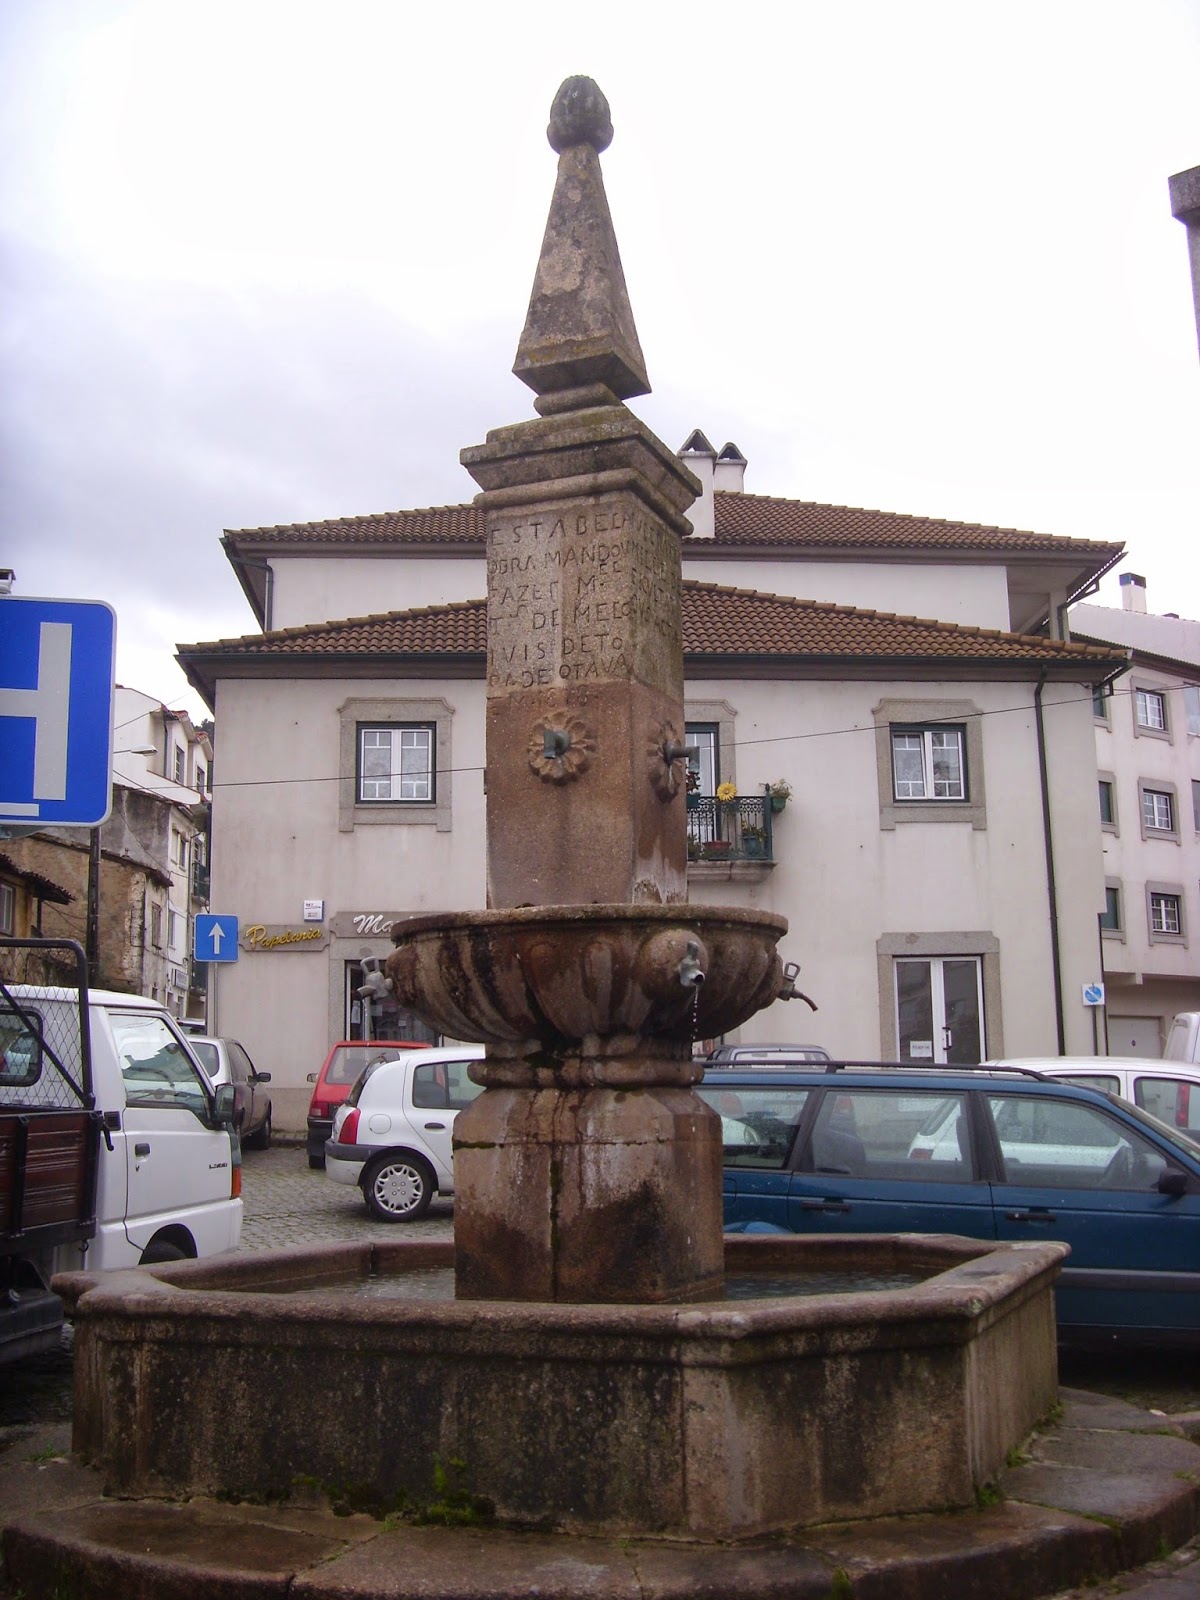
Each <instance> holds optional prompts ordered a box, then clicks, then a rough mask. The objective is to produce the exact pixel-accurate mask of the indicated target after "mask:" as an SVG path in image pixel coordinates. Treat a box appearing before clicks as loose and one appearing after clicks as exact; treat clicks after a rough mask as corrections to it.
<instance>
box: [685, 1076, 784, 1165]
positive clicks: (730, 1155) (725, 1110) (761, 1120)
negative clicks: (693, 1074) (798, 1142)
mask: <svg viewBox="0 0 1200 1600" xmlns="http://www.w3.org/2000/svg"><path fill="white" fill-rule="evenodd" d="M697 1093H698V1094H699V1095H700V1098H701V1099H702V1100H703V1101H704V1102H705V1103H706V1104H707V1105H710V1106H711V1107H712V1109H713V1110H714V1111H715V1112H716V1113H717V1114H718V1116H719V1117H720V1118H721V1144H722V1146H723V1148H724V1161H725V1165H726V1166H727V1167H785V1166H786V1165H787V1162H788V1157H789V1155H790V1154H791V1149H792V1141H793V1140H794V1138H795V1136H796V1124H797V1123H798V1122H799V1120H800V1113H801V1112H802V1111H803V1110H804V1107H805V1103H806V1102H807V1100H808V1097H809V1095H810V1094H811V1093H812V1091H811V1090H810V1089H803V1088H799V1087H798V1086H796V1085H794V1084H778V1085H775V1086H772V1085H771V1084H763V1085H762V1086H761V1087H760V1086H759V1085H758V1084H753V1085H751V1086H749V1087H747V1086H745V1085H740V1084H739V1085H738V1086H737V1087H736V1088H728V1089H723V1088H721V1087H720V1086H719V1085H716V1084H709V1083H705V1084H702V1085H701V1086H700V1088H699V1089H698V1091H697Z"/></svg>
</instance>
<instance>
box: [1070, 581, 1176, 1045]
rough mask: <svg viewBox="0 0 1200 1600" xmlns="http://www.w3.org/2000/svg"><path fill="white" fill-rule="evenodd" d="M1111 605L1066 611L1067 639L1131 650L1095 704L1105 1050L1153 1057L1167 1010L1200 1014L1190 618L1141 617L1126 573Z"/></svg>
mask: <svg viewBox="0 0 1200 1600" xmlns="http://www.w3.org/2000/svg"><path fill="white" fill-rule="evenodd" d="M1121 598H1122V601H1123V607H1122V609H1120V610H1116V609H1114V608H1111V607H1106V606H1096V605H1088V604H1084V605H1078V606H1075V607H1074V608H1073V610H1072V611H1071V614H1070V615H1071V636H1072V638H1074V639H1086V640H1089V641H1092V642H1094V643H1106V644H1113V645H1117V646H1120V647H1123V648H1127V649H1129V650H1130V651H1131V652H1132V670H1131V671H1130V672H1129V674H1128V675H1127V676H1126V677H1125V678H1123V679H1122V680H1121V682H1120V683H1119V684H1118V685H1117V686H1116V690H1115V692H1114V693H1113V695H1112V696H1111V698H1110V697H1105V696H1101V697H1099V698H1098V699H1097V702H1096V706H1095V712H1096V717H1095V728H1096V766H1097V769H1098V781H1099V797H1100V825H1101V829H1102V832H1103V851H1104V875H1105V907H1104V911H1103V914H1102V917H1101V928H1102V930H1103V947H1104V969H1105V979H1106V982H1107V986H1108V996H1107V998H1108V1006H1107V1014H1108V1042H1109V1049H1110V1050H1111V1051H1112V1052H1113V1053H1114V1054H1124V1055H1160V1054H1161V1053H1162V1048H1163V1044H1164V1043H1165V1040H1166V1033H1167V1028H1168V1027H1169V1025H1170V1021H1171V1017H1172V1016H1173V1015H1174V1013H1175V1012H1176V1011H1195V1010H1200V954H1198V953H1197V952H1198V951H1200V622H1189V621H1187V620H1185V619H1184V618H1181V617H1177V616H1172V615H1167V616H1155V615H1153V614H1151V613H1150V612H1148V611H1147V609H1146V586H1145V580H1144V579H1142V578H1140V577H1138V576H1137V575H1136V574H1135V573H1122V574H1121Z"/></svg>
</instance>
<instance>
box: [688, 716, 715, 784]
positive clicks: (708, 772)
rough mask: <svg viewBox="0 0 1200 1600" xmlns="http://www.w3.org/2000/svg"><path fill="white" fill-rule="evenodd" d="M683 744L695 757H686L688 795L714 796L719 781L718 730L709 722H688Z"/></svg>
mask: <svg viewBox="0 0 1200 1600" xmlns="http://www.w3.org/2000/svg"><path fill="white" fill-rule="evenodd" d="M685 743H687V744H689V745H691V746H692V747H693V748H694V750H695V752H696V753H695V755H691V756H689V757H688V793H689V794H703V795H714V794H716V792H717V784H718V783H719V782H720V781H721V780H720V772H721V765H720V750H721V746H720V741H719V736H718V729H717V725H716V724H715V723H711V722H689V723H688V725H687V737H686V740H685Z"/></svg>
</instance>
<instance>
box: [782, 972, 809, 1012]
mask: <svg viewBox="0 0 1200 1600" xmlns="http://www.w3.org/2000/svg"><path fill="white" fill-rule="evenodd" d="M799 976H800V963H799V962H798V961H787V962H785V963H784V967H783V988H782V989H780V991H779V998H780V999H781V1000H803V1001H804V1004H805V1005H806V1006H809V1007H810V1008H811V1009H812V1010H813V1011H815V1010H816V1009H817V1002H816V1001H815V1000H810V999H809V997H808V995H806V994H804V993H803V991H802V990H800V989H797V987H796V979H797V978H798V977H799Z"/></svg>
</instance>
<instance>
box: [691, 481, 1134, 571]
mask: <svg viewBox="0 0 1200 1600" xmlns="http://www.w3.org/2000/svg"><path fill="white" fill-rule="evenodd" d="M713 507H714V517H715V521H716V535H715V541H714V542H715V543H716V544H717V545H755V546H757V545H778V546H798V545H802V546H808V547H812V548H818V547H826V548H828V547H832V548H837V549H843V548H845V549H872V548H874V549H881V548H882V549H887V548H895V547H897V546H913V545H916V546H923V547H933V548H940V549H946V550H951V549H953V550H990V551H1012V552H1021V551H1024V552H1030V553H1035V552H1042V551H1045V552H1049V553H1053V552H1060V553H1062V554H1064V555H1065V554H1070V553H1080V554H1086V553H1090V552H1095V553H1097V554H1099V555H1102V556H1110V555H1115V554H1116V553H1117V552H1118V551H1119V550H1120V549H1121V548H1122V546H1121V545H1120V544H1108V543H1105V542H1103V541H1101V540H1097V539H1066V538H1062V537H1060V536H1059V535H1057V534H1050V533H1026V532H1023V531H1022V530H1021V529H1018V528H992V527H987V526H985V525H983V524H979V523H973V522H948V521H945V520H943V519H941V518H938V517H914V516H906V515H903V514H901V513H900V512H896V511H871V510H865V509H863V508H862V507H860V506H827V505H818V504H817V503H815V502H813V501H808V500H780V499H775V498H774V497H772V496H770V495H761V494H730V493H727V492H724V491H720V490H719V491H718V492H717V493H716V494H715V495H714V497H713ZM697 542H699V541H697Z"/></svg>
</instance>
